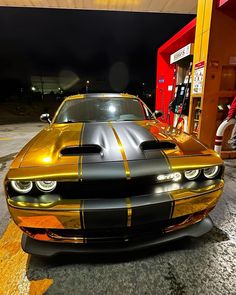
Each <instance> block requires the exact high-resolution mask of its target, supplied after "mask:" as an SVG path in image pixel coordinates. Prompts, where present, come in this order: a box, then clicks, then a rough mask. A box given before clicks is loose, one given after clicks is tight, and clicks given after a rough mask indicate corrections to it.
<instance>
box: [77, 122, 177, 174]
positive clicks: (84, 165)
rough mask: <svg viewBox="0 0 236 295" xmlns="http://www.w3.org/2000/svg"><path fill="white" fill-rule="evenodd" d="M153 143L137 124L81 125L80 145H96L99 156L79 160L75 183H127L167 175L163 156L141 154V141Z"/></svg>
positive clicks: (156, 151)
mask: <svg viewBox="0 0 236 295" xmlns="http://www.w3.org/2000/svg"><path fill="white" fill-rule="evenodd" d="M153 140H156V139H155V137H154V136H153V134H152V133H151V131H150V130H149V129H148V128H146V126H141V125H139V123H138V122H112V123H111V122H109V123H107V122H100V123H99V122H96V123H86V124H84V125H83V128H82V130H81V136H80V145H82V144H83V145H85V146H86V145H97V146H99V147H101V153H92V154H84V155H83V156H81V157H80V158H79V163H78V165H79V169H78V170H79V179H81V180H82V178H83V179H85V180H90V179H91V180H92V179H116V178H117V179H124V178H126V179H130V178H131V177H132V178H133V177H145V176H149V175H156V174H160V173H169V172H171V166H170V164H169V161H168V159H167V157H166V156H165V153H164V152H163V151H162V150H159V149H150V150H142V149H141V148H140V146H141V144H142V143H143V142H145V141H153Z"/></svg>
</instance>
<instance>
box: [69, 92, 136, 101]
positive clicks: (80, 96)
mask: <svg viewBox="0 0 236 295" xmlns="http://www.w3.org/2000/svg"><path fill="white" fill-rule="evenodd" d="M102 97H107V98H113V97H114V98H131V99H139V98H138V97H137V96H135V95H132V94H128V93H86V94H76V95H71V96H68V97H67V98H66V99H65V100H72V99H85V98H102Z"/></svg>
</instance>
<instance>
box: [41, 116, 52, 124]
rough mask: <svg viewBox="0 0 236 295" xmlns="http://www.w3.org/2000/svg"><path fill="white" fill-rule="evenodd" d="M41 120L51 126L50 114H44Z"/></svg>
mask: <svg viewBox="0 0 236 295" xmlns="http://www.w3.org/2000/svg"><path fill="white" fill-rule="evenodd" d="M40 120H41V121H42V122H44V123H48V124H50V123H51V119H50V115H49V114H42V115H41V116H40Z"/></svg>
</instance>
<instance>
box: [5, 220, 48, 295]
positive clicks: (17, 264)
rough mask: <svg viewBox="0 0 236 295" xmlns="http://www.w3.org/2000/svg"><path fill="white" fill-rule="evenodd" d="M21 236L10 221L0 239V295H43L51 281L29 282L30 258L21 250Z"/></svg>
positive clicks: (46, 279) (19, 231)
mask: <svg viewBox="0 0 236 295" xmlns="http://www.w3.org/2000/svg"><path fill="white" fill-rule="evenodd" d="M21 235H22V232H21V230H20V229H19V228H18V227H17V226H16V225H15V224H14V223H13V222H12V221H11V222H10V223H9V225H8V227H7V229H6V231H5V233H4V234H3V236H2V237H1V239H0V269H1V276H0V294H1V295H41V294H45V292H46V291H47V290H48V289H49V287H50V286H51V285H52V284H53V280H52V279H48V278H45V279H42V280H29V278H28V274H27V273H28V271H29V267H30V259H31V256H30V255H28V254H26V253H25V252H24V251H23V250H22V249H21Z"/></svg>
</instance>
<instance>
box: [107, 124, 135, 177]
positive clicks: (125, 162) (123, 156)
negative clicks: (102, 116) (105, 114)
mask: <svg viewBox="0 0 236 295" xmlns="http://www.w3.org/2000/svg"><path fill="white" fill-rule="evenodd" d="M109 126H110V127H111V129H112V131H113V133H114V135H115V138H116V140H117V143H118V146H119V149H120V153H121V155H122V158H123V162H124V169H125V175H126V178H127V179H131V175H130V168H129V163H128V161H127V157H126V154H125V151H124V147H123V144H122V142H121V140H120V138H119V136H118V134H117V132H116V130H115V128H114V127H113V126H112V123H111V122H109Z"/></svg>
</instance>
